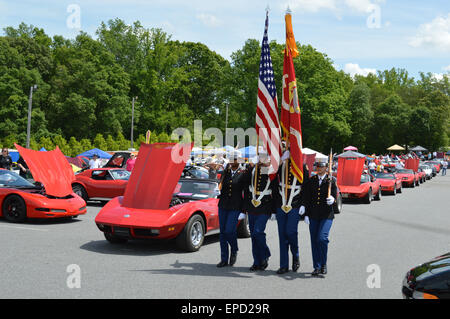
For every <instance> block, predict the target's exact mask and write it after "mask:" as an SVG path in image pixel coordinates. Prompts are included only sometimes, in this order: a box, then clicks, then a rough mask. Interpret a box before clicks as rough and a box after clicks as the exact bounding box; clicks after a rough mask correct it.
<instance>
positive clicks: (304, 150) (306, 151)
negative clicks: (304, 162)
mask: <svg viewBox="0 0 450 319" xmlns="http://www.w3.org/2000/svg"><path fill="white" fill-rule="evenodd" d="M302 153H303V154H316V159H319V158H323V159H325V158H328V156H326V155H325V154H322V153H320V152H317V151H315V150H313V149H310V148H307V147H305V148H302Z"/></svg>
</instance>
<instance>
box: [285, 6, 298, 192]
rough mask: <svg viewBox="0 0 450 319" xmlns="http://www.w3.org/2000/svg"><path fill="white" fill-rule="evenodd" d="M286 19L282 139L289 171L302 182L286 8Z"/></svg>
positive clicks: (292, 41)
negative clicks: (289, 165) (288, 153)
mask: <svg viewBox="0 0 450 319" xmlns="http://www.w3.org/2000/svg"><path fill="white" fill-rule="evenodd" d="M285 21H286V49H285V50H284V62H283V96H282V107H281V127H282V129H283V139H284V140H285V141H286V146H289V149H290V162H291V172H292V174H293V175H294V176H295V177H296V178H297V180H298V181H299V182H300V183H303V154H302V147H303V146H302V127H301V119H300V106H299V102H298V95H297V82H296V79H295V70H294V62H293V60H292V58H295V57H296V56H297V55H298V50H297V46H296V44H295V38H294V33H293V31H292V21H291V14H290V11H289V10H288V11H287V13H286V16H285Z"/></svg>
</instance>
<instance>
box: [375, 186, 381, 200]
mask: <svg viewBox="0 0 450 319" xmlns="http://www.w3.org/2000/svg"><path fill="white" fill-rule="evenodd" d="M375 199H376V200H381V186H380V188H379V189H378V193H377V196H375Z"/></svg>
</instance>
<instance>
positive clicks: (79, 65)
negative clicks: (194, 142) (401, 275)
mask: <svg viewBox="0 0 450 319" xmlns="http://www.w3.org/2000/svg"><path fill="white" fill-rule="evenodd" d="M260 45H261V43H260V40H255V39H249V40H247V41H246V42H245V43H244V44H243V47H242V48H241V49H239V50H237V51H235V52H234V53H232V55H231V59H230V61H228V60H226V59H225V58H223V57H222V56H220V55H219V54H217V53H215V52H214V51H212V50H210V49H209V48H208V47H207V46H206V45H204V44H202V43H193V42H180V41H174V40H172V39H171V36H170V35H169V34H167V33H166V32H164V31H163V30H162V29H159V28H144V27H143V26H142V24H141V23H140V22H139V21H136V22H134V23H133V24H132V25H127V24H126V23H125V22H124V21H123V20H120V19H114V20H109V21H108V22H106V23H104V22H103V23H101V25H100V26H99V28H98V29H97V31H96V38H93V37H92V36H90V35H88V34H87V33H84V32H80V33H79V34H78V36H77V37H76V38H75V39H65V38H64V37H62V36H53V37H52V38H51V37H49V36H48V35H47V34H46V33H45V31H44V30H43V29H40V28H38V27H35V26H32V25H26V24H24V23H22V24H20V25H19V26H18V27H17V28H14V27H7V28H5V29H4V35H3V36H1V37H0V142H1V143H2V144H3V145H4V146H7V147H12V145H13V143H14V142H18V143H19V144H22V145H24V144H25V141H26V125H27V112H28V95H29V91H30V86H32V85H34V84H37V85H38V89H37V91H35V92H34V93H33V111H32V125H31V136H32V139H31V147H32V148H35V149H38V148H40V147H45V148H46V149H52V148H53V147H54V145H58V146H59V147H60V148H61V149H62V150H63V152H67V153H66V154H67V155H74V154H78V153H77V152H78V150H81V151H85V150H87V149H88V148H89V147H90V146H96V147H98V148H102V149H104V148H106V149H108V150H113V149H127V148H128V147H129V145H130V141H129V139H130V132H131V111H132V110H131V108H132V103H131V100H132V98H133V97H138V99H137V100H136V102H135V116H134V136H138V138H137V140H136V141H135V147H136V148H137V147H138V145H139V144H140V141H144V140H145V138H144V135H145V132H146V131H147V130H150V131H151V132H152V135H151V136H152V142H155V141H162V142H165V141H170V138H169V137H170V135H171V132H172V131H173V130H174V129H175V128H178V127H184V128H188V129H190V130H193V122H194V120H196V119H200V120H202V127H203V128H204V129H206V128H208V127H217V128H220V129H222V130H223V131H225V117H226V109H227V108H228V125H227V127H231V128H232V127H235V128H237V127H241V128H244V129H246V128H249V127H254V126H255V111H256V97H257V79H258V74H259V62H260V61H259V60H260V54H261V46H260ZM297 45H298V47H299V51H300V55H299V56H298V57H297V58H295V59H294V66H295V72H296V76H297V88H298V95H299V101H300V108H301V118H302V133H303V145H304V146H305V147H310V148H313V149H316V150H318V151H321V152H328V150H329V149H330V147H332V148H333V149H334V150H342V148H343V147H345V146H347V145H349V144H351V145H355V146H357V147H358V148H359V150H360V151H361V152H365V153H385V152H386V148H387V147H388V146H390V145H392V144H401V145H410V146H412V145H422V146H424V147H426V148H427V149H429V150H438V149H439V148H442V147H446V146H448V145H449V136H450V125H449V124H450V123H449V122H450V96H449V93H450V84H449V76H448V75H445V76H444V77H443V78H442V79H437V78H436V77H434V76H433V74H431V73H420V78H419V79H414V78H413V77H411V76H410V75H409V74H408V72H407V71H406V70H404V69H395V68H393V69H391V70H384V71H378V72H377V74H369V75H367V76H358V75H357V76H355V77H354V78H352V77H351V76H350V75H349V74H346V73H344V72H343V71H338V70H336V69H335V68H334V66H333V61H332V60H331V59H330V58H329V57H328V56H327V55H326V54H325V53H322V52H319V51H317V50H316V49H315V48H313V47H312V46H310V45H300V43H298V44H297ZM270 48H271V56H272V63H273V69H274V73H275V80H276V86H277V92H278V98H279V104H280V105H281V100H280V99H281V96H282V95H281V88H282V85H281V78H282V70H283V49H284V45H283V44H282V43H277V42H276V41H272V42H271V43H270ZM207 142H209V141H205V143H207Z"/></svg>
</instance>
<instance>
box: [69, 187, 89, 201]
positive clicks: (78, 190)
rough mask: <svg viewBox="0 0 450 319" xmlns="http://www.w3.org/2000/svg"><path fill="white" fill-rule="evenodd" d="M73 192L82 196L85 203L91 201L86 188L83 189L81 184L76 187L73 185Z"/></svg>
mask: <svg viewBox="0 0 450 319" xmlns="http://www.w3.org/2000/svg"><path fill="white" fill-rule="evenodd" d="M72 191H73V192H74V193H75V194H77V195H78V196H80V197H81V198H83V199H84V201H85V202H86V201H87V200H88V199H89V197H88V194H87V192H86V190H85V189H84V187H83V186H82V185H80V184H74V185H72Z"/></svg>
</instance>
